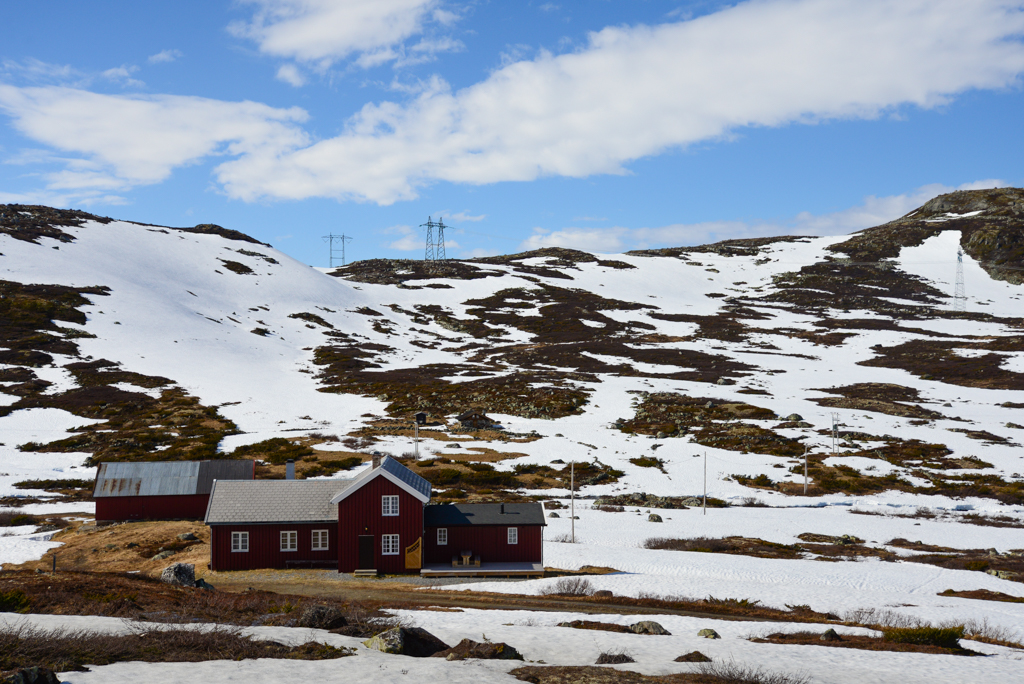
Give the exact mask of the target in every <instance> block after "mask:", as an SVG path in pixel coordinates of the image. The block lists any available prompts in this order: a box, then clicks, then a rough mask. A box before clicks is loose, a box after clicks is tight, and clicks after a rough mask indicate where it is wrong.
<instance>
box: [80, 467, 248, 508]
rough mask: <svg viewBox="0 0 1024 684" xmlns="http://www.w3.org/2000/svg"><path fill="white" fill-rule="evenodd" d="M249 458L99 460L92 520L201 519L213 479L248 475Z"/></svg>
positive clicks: (207, 502)
mask: <svg viewBox="0 0 1024 684" xmlns="http://www.w3.org/2000/svg"><path fill="white" fill-rule="evenodd" d="M255 476H256V462H255V461H253V460H217V461H148V462H142V463H119V462H105V463H100V466H99V469H98V470H97V472H96V483H95V486H94V487H93V498H94V499H95V500H96V522H129V521H133V520H202V519H203V516H204V515H205V514H206V508H207V505H208V504H209V501H210V492H211V491H212V489H213V483H214V481H215V480H249V481H252V480H253V478H254V477H255Z"/></svg>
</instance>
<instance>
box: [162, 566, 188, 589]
mask: <svg viewBox="0 0 1024 684" xmlns="http://www.w3.org/2000/svg"><path fill="white" fill-rule="evenodd" d="M160 581H161V582H166V583H167V584H176V585H178V586H179V587H194V586H196V566H194V565H192V563H175V564H173V565H168V566H167V567H166V568H164V571H163V572H161V573H160Z"/></svg>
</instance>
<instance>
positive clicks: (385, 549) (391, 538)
mask: <svg viewBox="0 0 1024 684" xmlns="http://www.w3.org/2000/svg"><path fill="white" fill-rule="evenodd" d="M380 552H381V553H382V554H383V555H385V556H397V555H398V535H397V534H382V535H381V537H380Z"/></svg>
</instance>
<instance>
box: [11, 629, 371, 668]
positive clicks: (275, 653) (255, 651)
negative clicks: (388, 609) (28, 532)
mask: <svg viewBox="0 0 1024 684" xmlns="http://www.w3.org/2000/svg"><path fill="white" fill-rule="evenodd" d="M352 654H353V651H351V650H350V649H346V648H335V647H333V646H329V645H327V644H321V643H316V642H307V643H305V644H302V645H300V646H296V647H294V648H292V647H288V646H284V645H282V644H279V643H277V642H273V641H258V640H256V639H254V638H252V637H249V636H243V635H242V633H241V629H240V628H236V627H224V626H220V625H218V626H216V627H214V628H212V629H151V628H146V627H139V628H137V629H133V630H132V631H131V632H129V633H128V634H103V633H99V632H89V631H85V630H71V629H63V628H58V629H40V628H36V627H26V626H5V627H3V628H0V670H12V669H16V668H22V667H32V666H41V667H47V668H50V669H51V670H54V671H56V672H68V671H72V670H78V671H83V670H85V669H86V667H85V666H86V665H93V666H95V665H109V664H111V663H118V662H126V661H143V662H148V663H181V662H187V663H196V662H202V661H206V660H246V659H252V658H293V659H298V660H324V659H329V658H341V657H344V656H347V655H352Z"/></svg>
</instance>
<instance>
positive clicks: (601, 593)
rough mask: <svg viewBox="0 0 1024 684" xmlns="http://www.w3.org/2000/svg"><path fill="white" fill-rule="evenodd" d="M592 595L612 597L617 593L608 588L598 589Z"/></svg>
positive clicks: (595, 596)
mask: <svg viewBox="0 0 1024 684" xmlns="http://www.w3.org/2000/svg"><path fill="white" fill-rule="evenodd" d="M591 596H593V597H594V598H611V597H613V596H615V594H613V593H612V592H610V591H608V590H607V589H598V590H597V591H595V592H594V593H593V594H591Z"/></svg>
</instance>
